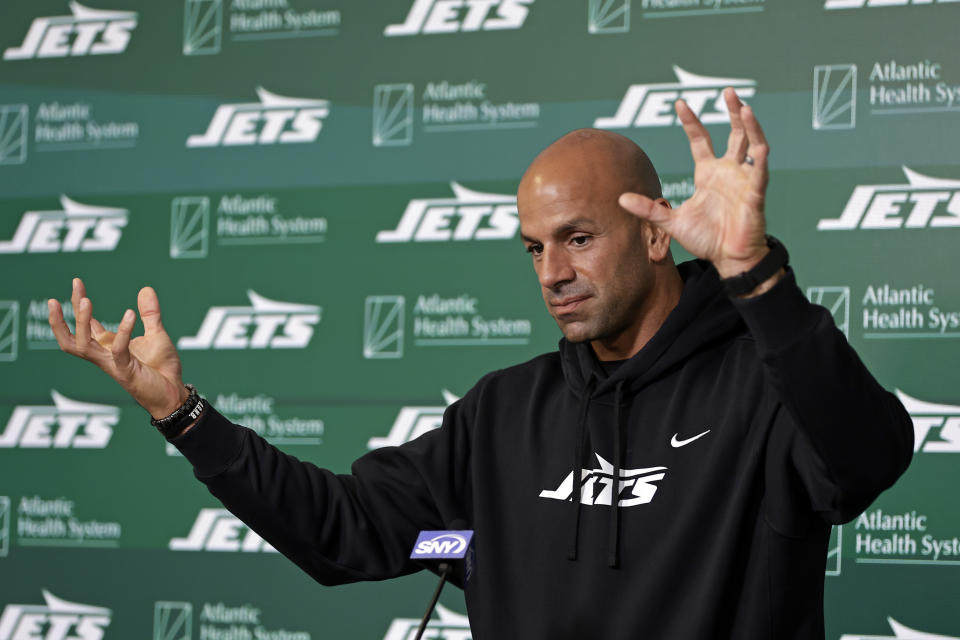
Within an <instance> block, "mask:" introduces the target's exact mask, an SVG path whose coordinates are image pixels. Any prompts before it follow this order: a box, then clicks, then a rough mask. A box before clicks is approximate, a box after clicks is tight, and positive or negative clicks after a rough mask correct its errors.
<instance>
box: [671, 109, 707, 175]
mask: <svg viewBox="0 0 960 640" xmlns="http://www.w3.org/2000/svg"><path fill="white" fill-rule="evenodd" d="M673 107H674V109H676V111H677V117H678V118H680V124H682V125H683V131H684V133H686V134H687V139H688V140H689V141H690V154H691V155H692V156H693V161H694V162H700V161H701V160H712V159H713V158H715V157H716V155H715V154H714V153H713V142H712V141H711V140H710V134H709V133H707V128H706V127H704V126H703V123H701V122H700V119H699V118H697V116H696V114H695V113H693V111H692V110H691V109H690V107H689V106H688V105H687V103H686V102H685V101H683V100H677V101H676V102H675V103H674V104H673Z"/></svg>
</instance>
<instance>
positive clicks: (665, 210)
mask: <svg viewBox="0 0 960 640" xmlns="http://www.w3.org/2000/svg"><path fill="white" fill-rule="evenodd" d="M618 202H619V203H620V206H621V207H623V208H624V209H626V210H627V211H628V212H629V213H632V214H633V215H635V216H637V217H638V218H641V219H643V220H646V221H647V222H651V223H653V224H655V225H658V226H663V227H664V228H665V229H666V227H668V226H669V224H670V221H671V219H672V216H671V209H670V207H665V206H663V205H662V204H661V203H659V202H657V201H656V200H652V199H650V198H648V197H647V196H645V195H643V194H640V193H631V192H627V193H623V194H621V195H620V199H619V200H618Z"/></svg>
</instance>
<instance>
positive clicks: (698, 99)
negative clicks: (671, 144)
mask: <svg viewBox="0 0 960 640" xmlns="http://www.w3.org/2000/svg"><path fill="white" fill-rule="evenodd" d="M673 72H674V74H676V76H677V82H663V83H655V84H635V85H631V86H630V87H629V88H628V89H627V93H626V94H625V95H624V96H623V100H621V102H620V106H619V107H617V112H616V113H615V114H614V115H613V116H611V117H607V118H597V119H596V120H595V121H594V123H593V126H595V127H597V128H598V129H626V128H629V127H669V126H673V125H679V124H680V121H679V119H678V118H677V116H676V114H675V113H674V110H673V103H674V102H675V101H676V100H677V99H678V98H683V99H684V100H685V101H686V103H687V105H689V107H690V109H691V110H693V112H694V113H695V114H696V115H697V116H698V117H699V118H700V121H701V122H703V123H704V124H718V123H724V122H729V121H730V114H728V113H727V104H726V101H725V100H724V99H723V89H724V87H733V88H734V89H735V90H736V92H737V95H738V96H740V98H741V99H746V98H752V97H753V96H754V95H755V93H756V89H757V83H756V81H755V80H750V79H747V78H728V77H713V76H700V75H696V74H694V73H690V72H689V71H685V70H684V69H681V68H680V67H678V66H676V65H674V66H673Z"/></svg>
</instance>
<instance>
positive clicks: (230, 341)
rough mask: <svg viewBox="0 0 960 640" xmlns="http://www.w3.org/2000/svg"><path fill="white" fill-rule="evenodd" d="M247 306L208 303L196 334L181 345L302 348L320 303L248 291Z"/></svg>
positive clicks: (210, 347) (227, 347)
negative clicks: (284, 299) (278, 300)
mask: <svg viewBox="0 0 960 640" xmlns="http://www.w3.org/2000/svg"><path fill="white" fill-rule="evenodd" d="M247 297H249V298H250V305H251V306H249V307H210V310H209V311H207V316H206V317H205V318H204V319H203V324H201V325H200V330H199V331H197V335H195V336H187V337H183V338H180V340H179V341H177V347H178V348H180V349H303V348H305V347H306V346H307V345H308V344H310V339H311V338H312V337H313V330H314V327H315V325H316V324H317V323H318V322H320V316H321V314H322V312H323V307H319V306H317V305H312V304H296V303H293V302H277V301H276V300H268V299H267V298H264V297H263V296H260V295H258V294H257V293H255V292H253V291H247Z"/></svg>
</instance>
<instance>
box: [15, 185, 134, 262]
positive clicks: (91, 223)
mask: <svg viewBox="0 0 960 640" xmlns="http://www.w3.org/2000/svg"><path fill="white" fill-rule="evenodd" d="M60 206H61V207H63V209H62V210H60V211H27V212H26V213H24V214H23V217H22V218H21V219H20V224H19V225H18V226H17V229H16V231H14V232H13V238H12V239H10V240H0V254H4V253H58V252H63V253H69V252H74V251H113V250H114V249H116V248H117V243H118V242H120V235H121V233H122V230H123V228H124V227H126V226H127V220H128V217H129V211H128V210H127V209H118V208H115V207H99V206H94V205H89V204H80V203H79V202H76V201H74V200H71V199H70V198H68V197H67V196H60Z"/></svg>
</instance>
